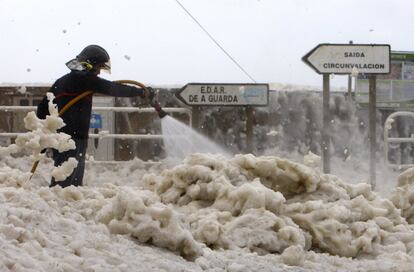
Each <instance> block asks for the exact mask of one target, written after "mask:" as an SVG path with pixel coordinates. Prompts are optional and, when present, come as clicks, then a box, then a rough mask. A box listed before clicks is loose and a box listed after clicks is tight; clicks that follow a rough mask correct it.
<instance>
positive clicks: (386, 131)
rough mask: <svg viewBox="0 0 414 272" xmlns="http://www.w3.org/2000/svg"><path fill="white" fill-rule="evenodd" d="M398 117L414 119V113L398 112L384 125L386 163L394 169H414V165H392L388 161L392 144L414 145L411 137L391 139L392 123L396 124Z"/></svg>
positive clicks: (390, 116) (391, 115)
mask: <svg viewBox="0 0 414 272" xmlns="http://www.w3.org/2000/svg"><path fill="white" fill-rule="evenodd" d="M396 117H412V118H414V112H410V111H397V112H394V113H392V114H390V115H389V116H388V117H387V119H386V120H385V123H384V153H385V161H386V163H387V164H388V166H390V167H394V168H399V169H401V168H408V167H413V166H414V164H402V163H400V164H396V163H391V162H390V161H389V159H388V154H389V145H390V144H391V143H396V144H401V143H414V138H411V137H389V135H388V134H389V131H390V130H391V129H392V123H393V122H394V120H395V118H396Z"/></svg>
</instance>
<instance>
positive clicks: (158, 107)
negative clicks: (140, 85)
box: [151, 101, 168, 118]
mask: <svg viewBox="0 0 414 272" xmlns="http://www.w3.org/2000/svg"><path fill="white" fill-rule="evenodd" d="M151 106H153V107H154V109H155V111H156V112H157V113H158V117H160V118H164V117H165V116H167V115H168V113H166V112H165V111H164V110H163V109H162V108H161V105H160V103H159V102H158V101H152V103H151Z"/></svg>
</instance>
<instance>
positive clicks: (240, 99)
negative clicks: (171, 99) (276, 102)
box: [175, 83, 269, 106]
mask: <svg viewBox="0 0 414 272" xmlns="http://www.w3.org/2000/svg"><path fill="white" fill-rule="evenodd" d="M175 95H176V96H177V98H178V99H180V100H181V101H183V102H184V103H185V104H187V105H189V106H266V105H267V104H268V101H269V85H268V84H231V83H223V84H220V83H189V84H187V85H185V86H184V87H183V88H181V89H180V91H179V92H177V93H176V94H175Z"/></svg>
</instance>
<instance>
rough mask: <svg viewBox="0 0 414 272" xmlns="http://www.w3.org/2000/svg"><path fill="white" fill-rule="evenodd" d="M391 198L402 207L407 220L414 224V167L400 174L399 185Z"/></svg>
mask: <svg viewBox="0 0 414 272" xmlns="http://www.w3.org/2000/svg"><path fill="white" fill-rule="evenodd" d="M390 199H391V201H392V202H393V203H394V205H395V206H396V207H397V208H399V209H401V213H402V216H403V217H404V218H405V219H406V220H407V222H408V223H409V224H414V168H409V169H407V170H406V171H404V172H403V173H401V174H400V175H399V177H398V186H397V187H396V188H395V189H394V191H393V192H392V195H391V197H390Z"/></svg>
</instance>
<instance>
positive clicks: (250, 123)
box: [246, 106, 253, 153]
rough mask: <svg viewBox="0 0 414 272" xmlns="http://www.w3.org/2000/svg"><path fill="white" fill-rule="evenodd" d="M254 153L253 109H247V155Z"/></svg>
mask: <svg viewBox="0 0 414 272" xmlns="http://www.w3.org/2000/svg"><path fill="white" fill-rule="evenodd" d="M252 152H253V108H252V107H249V106H247V107H246V153H252Z"/></svg>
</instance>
